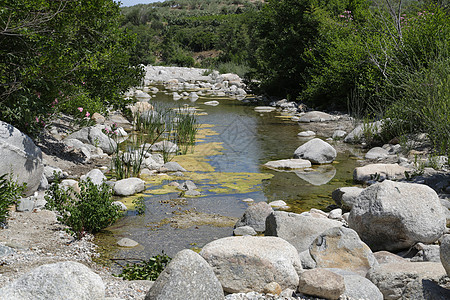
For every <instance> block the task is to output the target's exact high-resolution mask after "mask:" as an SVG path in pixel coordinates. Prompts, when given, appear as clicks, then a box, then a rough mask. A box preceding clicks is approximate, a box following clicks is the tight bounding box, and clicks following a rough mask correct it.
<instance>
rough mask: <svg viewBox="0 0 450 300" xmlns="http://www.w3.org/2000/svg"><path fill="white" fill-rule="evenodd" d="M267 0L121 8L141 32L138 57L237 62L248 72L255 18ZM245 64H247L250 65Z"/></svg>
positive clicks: (192, 0) (190, 0) (174, 0)
mask: <svg viewBox="0 0 450 300" xmlns="http://www.w3.org/2000/svg"><path fill="white" fill-rule="evenodd" d="M263 5H264V1H261V0H169V1H164V2H155V3H150V4H138V5H135V6H131V7H123V8H122V9H121V11H122V14H123V16H124V18H123V26H124V27H126V28H128V29H129V30H130V31H132V32H134V33H135V34H136V35H137V37H138V45H137V49H136V53H135V56H134V57H135V63H144V64H155V63H157V64H165V65H179V66H194V65H197V66H202V67H220V65H222V66H225V65H226V66H228V67H229V66H237V65H239V67H238V68H239V69H241V70H229V69H227V70H224V71H235V72H239V71H241V72H240V73H243V71H244V70H242V65H243V60H244V58H245V57H246V56H247V51H248V48H249V47H248V43H249V40H250V39H249V38H248V35H249V22H250V21H251V20H252V16H254V15H255V14H256V12H258V11H259V10H260V9H261V8H262V6H263ZM244 68H245V67H244Z"/></svg>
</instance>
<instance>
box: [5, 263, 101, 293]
mask: <svg viewBox="0 0 450 300" xmlns="http://www.w3.org/2000/svg"><path fill="white" fill-rule="evenodd" d="M104 297H105V285H104V284H103V281H102V279H101V278H100V276H99V275H97V274H96V273H94V272H93V271H91V270H90V269H89V268H88V267H86V266H85V265H83V264H80V263H77V262H71V261H65V262H59V263H54V264H48V265H43V266H40V267H38V268H36V269H34V270H33V271H31V272H30V273H27V274H25V275H23V276H22V277H20V278H18V279H17V280H15V281H13V282H12V283H10V284H8V285H7V286H5V287H3V288H1V289H0V298H1V299H11V300H13V299H14V300H29V299H33V300H46V299H60V300H65V299H67V300H69V299H77V300H91V299H104Z"/></svg>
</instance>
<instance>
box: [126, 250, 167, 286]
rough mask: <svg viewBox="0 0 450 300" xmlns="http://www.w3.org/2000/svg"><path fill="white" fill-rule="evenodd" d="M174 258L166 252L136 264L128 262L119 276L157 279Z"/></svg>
mask: <svg viewBox="0 0 450 300" xmlns="http://www.w3.org/2000/svg"><path fill="white" fill-rule="evenodd" d="M171 260H172V259H171V258H170V257H169V256H167V255H166V254H164V252H163V253H162V254H160V255H156V256H152V257H151V258H150V259H148V260H144V261H142V262H139V263H135V264H131V265H130V264H127V265H126V266H125V267H124V268H123V271H122V273H121V274H119V275H118V276H119V277H122V278H123V279H126V280H156V279H157V278H158V276H159V274H161V272H162V271H163V270H164V269H165V267H166V266H167V265H168V264H169V263H170V261H171Z"/></svg>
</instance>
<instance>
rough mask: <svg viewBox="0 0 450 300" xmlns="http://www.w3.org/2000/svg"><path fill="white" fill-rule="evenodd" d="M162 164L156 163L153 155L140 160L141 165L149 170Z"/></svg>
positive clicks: (156, 168)
mask: <svg viewBox="0 0 450 300" xmlns="http://www.w3.org/2000/svg"><path fill="white" fill-rule="evenodd" d="M162 165H163V164H159V163H157V162H156V161H155V160H154V159H153V157H147V158H146V159H144V160H143V161H142V166H143V167H145V168H147V169H149V170H158V169H159V168H160V167H161V166H162Z"/></svg>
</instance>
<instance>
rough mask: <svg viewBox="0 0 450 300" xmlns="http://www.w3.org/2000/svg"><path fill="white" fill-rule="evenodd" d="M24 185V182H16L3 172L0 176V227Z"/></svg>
mask: <svg viewBox="0 0 450 300" xmlns="http://www.w3.org/2000/svg"><path fill="white" fill-rule="evenodd" d="M8 176H9V177H8ZM25 187H26V184H24V185H22V186H21V185H19V184H17V182H15V181H14V180H13V178H12V176H11V175H8V174H3V175H2V176H0V227H1V225H2V224H5V223H6V218H7V217H8V216H9V208H10V206H11V205H14V204H15V203H16V202H17V200H18V199H19V198H20V196H21V195H22V193H23V191H24V190H25Z"/></svg>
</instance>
